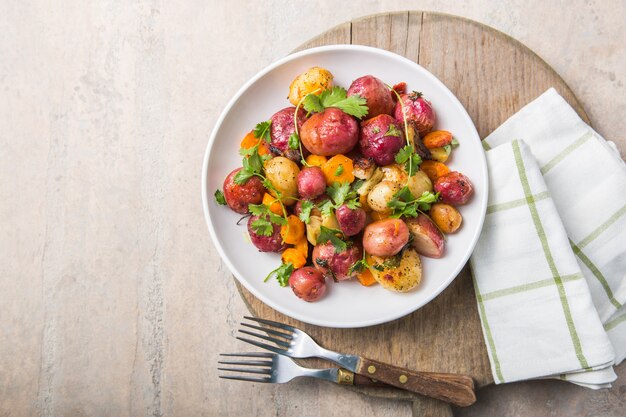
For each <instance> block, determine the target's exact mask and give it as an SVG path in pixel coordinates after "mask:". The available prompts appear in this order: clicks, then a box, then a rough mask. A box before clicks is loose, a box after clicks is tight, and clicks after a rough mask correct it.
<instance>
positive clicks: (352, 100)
mask: <svg viewBox="0 0 626 417" xmlns="http://www.w3.org/2000/svg"><path fill="white" fill-rule="evenodd" d="M366 103H367V101H366V100H365V99H364V98H363V97H361V96H359V95H358V94H355V95H353V96H350V97H348V92H347V91H346V89H345V88H341V87H333V88H332V90H324V91H323V92H322V93H321V94H320V95H319V96H317V95H315V94H308V95H307V96H306V97H305V98H304V102H303V107H304V108H305V109H306V111H308V112H315V113H319V112H321V111H324V110H325V109H327V108H329V107H335V108H338V109H339V110H342V111H343V112H344V113H347V114H349V115H350V116H354V117H356V118H357V119H361V118H362V117H363V116H365V115H366V114H367V112H368V111H369V109H368V107H367V104H366Z"/></svg>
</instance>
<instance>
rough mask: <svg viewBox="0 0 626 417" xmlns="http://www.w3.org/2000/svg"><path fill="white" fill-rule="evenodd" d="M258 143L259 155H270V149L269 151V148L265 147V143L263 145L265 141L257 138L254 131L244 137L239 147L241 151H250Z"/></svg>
mask: <svg viewBox="0 0 626 417" xmlns="http://www.w3.org/2000/svg"><path fill="white" fill-rule="evenodd" d="M259 141H260V143H259ZM257 143H259V151H258V152H259V155H267V154H269V153H270V151H269V149H267V146H265V143H263V139H259V138H257V137H255V136H254V133H253V131H252V130H251V131H250V132H248V134H247V135H246V136H244V137H243V139H241V143H240V144H239V147H240V148H241V149H250V148H252V147H253V146H254V145H256V144H257Z"/></svg>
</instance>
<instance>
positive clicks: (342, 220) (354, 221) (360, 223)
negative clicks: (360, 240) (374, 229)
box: [335, 204, 367, 236]
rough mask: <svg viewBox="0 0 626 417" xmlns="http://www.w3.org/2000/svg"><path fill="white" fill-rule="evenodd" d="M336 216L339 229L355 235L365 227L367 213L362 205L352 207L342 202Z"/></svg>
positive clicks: (349, 234) (348, 234)
mask: <svg viewBox="0 0 626 417" xmlns="http://www.w3.org/2000/svg"><path fill="white" fill-rule="evenodd" d="M335 216H336V217H337V223H338V224H339V229H340V230H341V231H342V232H343V234H344V235H346V236H354V235H356V234H358V233H359V232H360V231H361V230H363V228H364V227H365V220H366V217H367V214H365V210H363V209H362V208H360V207H357V208H355V209H351V208H350V207H348V206H347V205H345V204H342V205H341V206H339V207H338V208H337V210H335Z"/></svg>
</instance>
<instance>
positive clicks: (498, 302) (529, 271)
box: [470, 140, 615, 385]
mask: <svg viewBox="0 0 626 417" xmlns="http://www.w3.org/2000/svg"><path fill="white" fill-rule="evenodd" d="M487 164H488V167H489V206H488V208H487V215H486V218H485V224H484V226H483V230H482V233H481V236H480V239H479V241H478V244H477V245H476V248H475V250H474V253H473V255H472V258H471V260H470V262H471V266H472V271H473V274H474V288H475V291H476V297H477V300H478V307H479V313H480V317H481V321H482V327H483V334H484V337H485V343H486V345H487V350H488V352H489V359H490V361H491V369H492V372H493V377H494V380H495V382H496V383H503V382H512V381H519V380H524V379H532V378H545V377H555V378H561V379H563V378H572V377H575V375H576V374H579V373H585V372H590V371H594V370H598V369H605V368H609V367H610V366H611V365H612V364H613V361H614V358H615V354H614V351H613V347H612V345H611V342H610V341H609V338H608V337H607V335H606V332H605V331H604V328H603V326H602V323H601V322H600V319H599V318H598V314H597V312H596V310H595V308H594V305H593V302H592V300H591V296H590V293H589V288H588V286H587V283H586V282H585V279H584V278H583V275H582V272H581V269H580V266H579V265H578V263H577V262H576V258H575V256H574V253H573V251H572V249H571V248H570V245H569V242H568V238H567V234H566V232H565V228H564V227H563V224H562V223H561V219H560V217H559V213H558V212H557V210H556V208H555V205H554V203H553V201H552V198H551V196H550V192H549V191H548V188H547V187H546V183H545V181H544V179H543V177H542V175H541V172H540V169H539V167H538V166H537V163H536V161H535V159H534V157H533V155H532V153H531V152H530V150H529V148H528V146H526V144H525V143H524V142H523V141H518V140H514V141H512V142H509V143H506V144H503V145H500V146H498V147H496V148H494V149H492V150H490V151H489V152H487ZM603 376H604V378H602V379H598V380H594V381H593V382H591V384H594V383H595V384H600V385H602V384H608V383H610V382H611V381H613V380H614V379H615V375H614V374H613V373H612V372H609V375H603ZM586 378H587V379H586V380H585V381H584V382H583V381H580V382H581V383H585V384H589V382H588V377H587V376H586Z"/></svg>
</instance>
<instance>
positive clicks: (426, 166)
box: [420, 160, 450, 183]
mask: <svg viewBox="0 0 626 417" xmlns="http://www.w3.org/2000/svg"><path fill="white" fill-rule="evenodd" d="M420 169H421V170H422V171H424V173H425V174H426V175H427V176H428V178H430V180H431V181H432V182H433V183H434V182H435V181H437V178H439V177H441V176H442V175H446V174H447V173H448V172H450V168H448V167H447V166H446V165H445V164H443V163H441V162H437V161H430V160H427V161H424V162H422V164H421V165H420Z"/></svg>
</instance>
